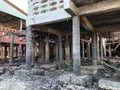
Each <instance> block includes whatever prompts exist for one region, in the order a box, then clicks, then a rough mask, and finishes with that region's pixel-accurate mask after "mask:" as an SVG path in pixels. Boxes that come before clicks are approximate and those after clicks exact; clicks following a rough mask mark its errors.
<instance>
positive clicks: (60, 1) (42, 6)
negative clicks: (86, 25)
mask: <svg viewBox="0 0 120 90" xmlns="http://www.w3.org/2000/svg"><path fill="white" fill-rule="evenodd" d="M75 13H76V6H75V5H74V3H73V2H72V1H71V0H29V1H28V18H27V25H34V24H44V23H51V22H56V21H59V20H65V19H69V18H71V15H73V14H75Z"/></svg>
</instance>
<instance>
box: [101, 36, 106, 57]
mask: <svg viewBox="0 0 120 90" xmlns="http://www.w3.org/2000/svg"><path fill="white" fill-rule="evenodd" d="M102 42H103V45H102V46H103V51H104V57H106V38H102Z"/></svg>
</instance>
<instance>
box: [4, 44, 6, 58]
mask: <svg viewBox="0 0 120 90" xmlns="http://www.w3.org/2000/svg"><path fill="white" fill-rule="evenodd" d="M4 53H5V54H4V55H5V56H4V57H5V58H6V57H7V46H5V52H4Z"/></svg>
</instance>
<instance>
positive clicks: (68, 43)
mask: <svg viewBox="0 0 120 90" xmlns="http://www.w3.org/2000/svg"><path fill="white" fill-rule="evenodd" d="M65 59H66V60H70V40H69V37H68V36H66V38H65Z"/></svg>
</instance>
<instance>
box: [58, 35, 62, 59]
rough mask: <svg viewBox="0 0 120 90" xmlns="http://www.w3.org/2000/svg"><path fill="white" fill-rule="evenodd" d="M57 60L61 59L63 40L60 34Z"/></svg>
mask: <svg viewBox="0 0 120 90" xmlns="http://www.w3.org/2000/svg"><path fill="white" fill-rule="evenodd" d="M59 60H60V61H62V60H63V42H62V36H59Z"/></svg>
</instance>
